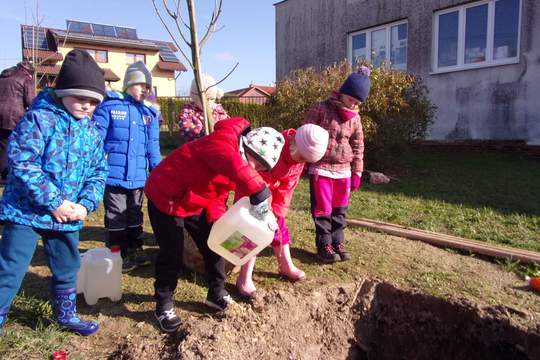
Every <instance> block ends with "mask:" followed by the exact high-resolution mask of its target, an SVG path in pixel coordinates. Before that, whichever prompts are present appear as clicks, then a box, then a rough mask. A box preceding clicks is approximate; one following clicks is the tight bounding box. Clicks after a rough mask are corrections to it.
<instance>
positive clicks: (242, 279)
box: [236, 256, 257, 297]
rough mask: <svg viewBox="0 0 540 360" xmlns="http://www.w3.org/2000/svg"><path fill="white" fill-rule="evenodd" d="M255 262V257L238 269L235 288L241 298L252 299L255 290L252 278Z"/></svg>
mask: <svg viewBox="0 0 540 360" xmlns="http://www.w3.org/2000/svg"><path fill="white" fill-rule="evenodd" d="M256 260H257V257H255V256H254V257H253V258H251V259H250V260H249V261H248V262H247V263H245V264H244V265H242V267H241V268H240V275H238V278H237V279H236V288H237V289H238V292H240V294H241V295H242V296H246V297H252V296H253V294H254V293H255V291H256V290H257V289H256V288H255V284H253V278H252V276H253V268H254V267H255V261H256Z"/></svg>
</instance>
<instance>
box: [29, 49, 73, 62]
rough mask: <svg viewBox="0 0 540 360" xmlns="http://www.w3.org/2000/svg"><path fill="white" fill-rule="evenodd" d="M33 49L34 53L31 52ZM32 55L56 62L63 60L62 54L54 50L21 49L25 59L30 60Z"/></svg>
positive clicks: (42, 59) (39, 58)
mask: <svg viewBox="0 0 540 360" xmlns="http://www.w3.org/2000/svg"><path fill="white" fill-rule="evenodd" d="M33 51H35V53H33ZM34 55H35V56H36V59H37V60H39V61H45V62H57V61H62V60H64V56H63V55H62V54H60V53H59V52H56V51H49V50H38V49H36V50H34V49H23V57H24V59H25V60H31V59H32V58H33V56H34Z"/></svg>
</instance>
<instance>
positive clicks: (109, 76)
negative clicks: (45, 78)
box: [36, 65, 120, 82]
mask: <svg viewBox="0 0 540 360" xmlns="http://www.w3.org/2000/svg"><path fill="white" fill-rule="evenodd" d="M102 70H103V72H104V74H103V76H104V77H105V81H112V82H115V81H118V80H120V78H119V77H118V75H116V74H115V73H114V72H113V71H112V70H111V69H102ZM36 71H37V73H38V74H45V75H58V73H59V72H60V65H38V66H37V67H36Z"/></svg>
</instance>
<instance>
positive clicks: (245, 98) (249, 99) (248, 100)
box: [161, 95, 268, 105]
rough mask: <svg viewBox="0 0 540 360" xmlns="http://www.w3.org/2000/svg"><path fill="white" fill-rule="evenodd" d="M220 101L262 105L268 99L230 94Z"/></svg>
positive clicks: (188, 99) (182, 98) (181, 97)
mask: <svg viewBox="0 0 540 360" xmlns="http://www.w3.org/2000/svg"><path fill="white" fill-rule="evenodd" d="M161 98H163V99H178V100H179V101H191V98H190V97H189V96H170V97H169V96H162V97H161ZM220 101H223V102H232V101H237V102H240V103H243V104H259V105H263V104H266V102H267V101H268V97H267V96H242V97H238V96H230V95H225V96H223V97H222V98H221V100H220Z"/></svg>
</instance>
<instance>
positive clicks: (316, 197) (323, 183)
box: [311, 175, 351, 217]
mask: <svg viewBox="0 0 540 360" xmlns="http://www.w3.org/2000/svg"><path fill="white" fill-rule="evenodd" d="M350 191H351V178H345V179H332V178H329V177H324V176H319V175H312V176H311V196H312V201H311V213H312V215H313V216H314V217H319V216H327V215H331V214H332V209H333V208H345V207H347V206H348V205H349V193H350Z"/></svg>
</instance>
